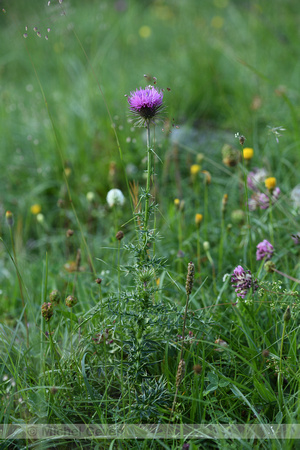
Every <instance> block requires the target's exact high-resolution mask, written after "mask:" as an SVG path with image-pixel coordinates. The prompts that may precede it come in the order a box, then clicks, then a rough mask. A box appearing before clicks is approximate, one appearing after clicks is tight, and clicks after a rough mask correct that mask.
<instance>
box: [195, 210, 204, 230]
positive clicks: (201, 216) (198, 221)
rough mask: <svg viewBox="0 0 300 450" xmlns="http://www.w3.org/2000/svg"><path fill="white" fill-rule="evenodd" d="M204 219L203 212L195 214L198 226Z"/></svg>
mask: <svg viewBox="0 0 300 450" xmlns="http://www.w3.org/2000/svg"><path fill="white" fill-rule="evenodd" d="M202 219H203V215H202V214H199V213H197V214H196V215H195V222H196V225H197V227H199V225H200V223H201V222H202Z"/></svg>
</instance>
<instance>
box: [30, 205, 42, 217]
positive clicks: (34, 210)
mask: <svg viewBox="0 0 300 450" xmlns="http://www.w3.org/2000/svg"><path fill="white" fill-rule="evenodd" d="M30 211H31V214H34V215H35V216H36V215H37V214H39V213H40V212H41V211H42V207H41V205H39V204H38V203H36V204H34V205H32V206H31V207H30Z"/></svg>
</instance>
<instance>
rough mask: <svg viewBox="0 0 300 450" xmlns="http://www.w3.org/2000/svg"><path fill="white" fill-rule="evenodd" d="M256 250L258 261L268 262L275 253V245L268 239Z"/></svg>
mask: <svg viewBox="0 0 300 450" xmlns="http://www.w3.org/2000/svg"><path fill="white" fill-rule="evenodd" d="M256 248H257V250H256V261H260V260H262V259H265V260H266V261H267V260H268V259H271V256H272V255H273V253H274V247H273V245H272V244H270V242H269V241H267V240H266V239H264V240H263V241H262V242H260V243H259V244H258V245H257V247H256Z"/></svg>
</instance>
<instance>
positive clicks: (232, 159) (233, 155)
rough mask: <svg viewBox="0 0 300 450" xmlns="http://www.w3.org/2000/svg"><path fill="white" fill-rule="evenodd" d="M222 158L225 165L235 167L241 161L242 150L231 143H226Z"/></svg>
mask: <svg viewBox="0 0 300 450" xmlns="http://www.w3.org/2000/svg"><path fill="white" fill-rule="evenodd" d="M222 158H223V163H224V164H225V166H228V167H234V166H236V165H237V164H238V163H239V161H240V152H239V150H237V149H235V148H233V147H232V146H231V145H228V144H225V145H224V146H223V148H222Z"/></svg>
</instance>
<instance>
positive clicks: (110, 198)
mask: <svg viewBox="0 0 300 450" xmlns="http://www.w3.org/2000/svg"><path fill="white" fill-rule="evenodd" d="M106 201H107V203H108V204H109V206H110V207H111V208H112V207H113V206H115V205H120V206H122V205H124V202H125V197H124V195H123V193H122V192H121V191H120V189H111V190H110V191H109V192H108V193H107V196H106Z"/></svg>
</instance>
